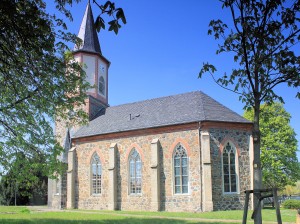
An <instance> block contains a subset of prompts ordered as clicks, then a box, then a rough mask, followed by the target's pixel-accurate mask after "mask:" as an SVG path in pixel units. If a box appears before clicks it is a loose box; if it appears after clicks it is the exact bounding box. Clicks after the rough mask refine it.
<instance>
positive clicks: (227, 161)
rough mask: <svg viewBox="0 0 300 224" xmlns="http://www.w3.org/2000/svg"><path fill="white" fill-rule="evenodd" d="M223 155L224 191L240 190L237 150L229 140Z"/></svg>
mask: <svg viewBox="0 0 300 224" xmlns="http://www.w3.org/2000/svg"><path fill="white" fill-rule="evenodd" d="M222 157H223V158H222V162H223V191H224V193H236V192H237V191H238V175H237V162H236V150H235V147H234V146H232V144H230V143H229V142H228V143H227V144H226V145H225V147H224V149H223V154H222Z"/></svg>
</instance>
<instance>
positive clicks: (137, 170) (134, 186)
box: [129, 149, 142, 194]
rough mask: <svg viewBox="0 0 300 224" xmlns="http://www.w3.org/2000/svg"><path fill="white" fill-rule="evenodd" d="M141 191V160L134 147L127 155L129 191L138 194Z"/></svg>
mask: <svg viewBox="0 0 300 224" xmlns="http://www.w3.org/2000/svg"><path fill="white" fill-rule="evenodd" d="M141 192H142V161H141V157H140V155H139V153H138V152H137V151H136V149H133V150H132V151H131V153H130V155H129V193H130V194H140V193H141Z"/></svg>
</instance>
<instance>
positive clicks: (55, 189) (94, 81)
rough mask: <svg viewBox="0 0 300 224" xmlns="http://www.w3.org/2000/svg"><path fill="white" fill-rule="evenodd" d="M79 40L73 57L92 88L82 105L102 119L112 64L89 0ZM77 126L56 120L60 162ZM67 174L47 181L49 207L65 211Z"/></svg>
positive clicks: (64, 157) (65, 156)
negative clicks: (105, 54)
mask: <svg viewBox="0 0 300 224" xmlns="http://www.w3.org/2000/svg"><path fill="white" fill-rule="evenodd" d="M78 37H79V38H80V39H81V40H82V42H81V44H80V45H75V46H74V49H73V55H74V58H75V60H76V61H77V62H79V63H80V64H81V65H82V66H83V69H84V71H85V72H86V81H87V82H89V83H90V85H91V86H93V88H91V89H89V90H88V91H87V99H86V100H85V105H82V106H83V108H84V110H85V112H86V113H87V114H88V116H89V120H90V121H91V120H93V119H95V118H96V117H98V116H100V115H101V113H102V112H103V110H104V109H105V108H107V107H108V106H109V105H108V68H109V65H110V62H109V61H108V60H107V59H106V58H105V57H104V56H103V55H102V52H101V48H100V43H99V40H98V35H97V32H96V29H95V26H94V18H93V13H92V9H91V5H90V1H88V4H87V6H86V9H85V13H84V16H83V19H82V22H81V25H80V29H79V32H78ZM78 128H79V127H78V126H75V127H69V126H67V124H66V122H65V121H63V120H60V119H59V118H57V119H56V120H55V135H56V138H57V141H58V142H59V144H60V145H61V146H62V147H63V148H64V152H63V153H62V154H61V156H60V157H59V159H60V160H61V161H62V162H64V163H67V162H68V152H69V150H70V149H71V147H72V143H71V138H72V135H73V134H74V132H76V130H78ZM68 191H70V190H68V187H67V173H64V174H61V175H59V178H58V179H57V180H52V179H48V206H50V207H53V208H65V207H66V206H67V194H68V193H70V192H68Z"/></svg>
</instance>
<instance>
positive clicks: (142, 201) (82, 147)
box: [75, 130, 201, 211]
mask: <svg viewBox="0 0 300 224" xmlns="http://www.w3.org/2000/svg"><path fill="white" fill-rule="evenodd" d="M153 139H158V140H159V142H160V147H158V150H159V151H158V154H159V155H160V156H159V165H160V166H159V169H160V172H159V174H160V175H158V176H160V181H159V184H158V186H157V188H159V189H160V201H159V202H160V206H159V207H160V209H161V210H166V211H201V187H200V186H201V184H200V183H201V179H200V161H199V153H200V148H199V131H198V130H190V131H180V132H173V133H166V134H156V135H146V136H137V137H130V138H120V139H113V140H112V141H97V142H92V143H81V144H77V145H76V150H77V156H78V158H77V159H78V172H77V178H78V182H77V184H78V186H77V187H76V188H77V189H80V190H79V191H78V197H77V199H75V200H77V201H76V202H75V204H77V205H78V208H79V209H108V204H109V203H110V198H109V192H110V189H109V188H110V185H109V153H108V150H109V147H110V145H111V143H112V142H114V143H116V144H117V149H118V151H117V154H118V155H117V161H116V162H117V166H116V167H117V169H118V170H117V181H118V184H117V187H118V189H117V208H118V209H121V210H145V211H146V210H153V208H154V207H153V204H151V203H153V198H154V197H155V195H153V192H152V188H154V184H153V183H152V180H154V179H153V173H152V174H151V172H152V171H153V170H152V169H153V168H151V166H152V165H153V164H151V159H150V158H151V156H152V155H151V142H152V141H153ZM179 143H180V144H182V146H183V147H184V148H185V149H186V150H187V153H188V156H189V184H190V185H189V193H188V194H183V195H176V194H174V190H173V162H172V161H173V157H172V156H173V150H174V149H175V147H176V145H177V144H179ZM152 146H153V145H152ZM133 148H135V149H136V150H137V151H138V152H139V154H140V156H141V160H142V193H141V194H140V195H130V194H129V186H128V185H129V184H128V155H129V153H130V151H131V150H132V149H133ZM94 152H97V153H98V155H99V157H100V159H101V163H102V170H103V173H102V192H101V194H100V195H92V194H91V182H90V175H91V173H90V159H91V156H92V155H93V153H94ZM151 175H152V176H151ZM157 206H158V205H157Z"/></svg>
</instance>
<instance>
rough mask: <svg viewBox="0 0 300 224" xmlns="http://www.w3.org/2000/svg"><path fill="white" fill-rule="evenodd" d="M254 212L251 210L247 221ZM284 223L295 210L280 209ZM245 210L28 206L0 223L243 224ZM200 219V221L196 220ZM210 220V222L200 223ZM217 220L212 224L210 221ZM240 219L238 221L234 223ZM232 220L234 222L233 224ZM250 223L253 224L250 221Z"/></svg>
mask: <svg viewBox="0 0 300 224" xmlns="http://www.w3.org/2000/svg"><path fill="white" fill-rule="evenodd" d="M251 214H252V212H251V211H249V214H248V220H250V216H251ZM281 215H282V220H283V222H289V223H295V220H296V211H295V210H287V209H282V210H281ZM242 217H243V211H218V212H205V213H184V212H182V213H175V212H130V211H94V210H93V211H87V210H64V211H61V212H54V211H40V212H36V211H34V210H32V211H30V210H29V209H28V208H26V207H15V206H10V207H8V206H0V223H25V224H27V223H30V224H32V223H42V224H45V223H55V224H65V223H71V224H79V223H91V224H94V223H107V224H113V223H116V224H119V223H133V224H137V223H146V224H148V223H149V224H152V223H154V224H155V223H162V224H188V223H199V224H208V223H215V224H222V223H225V222H224V220H229V222H228V221H227V222H226V223H229V224H230V223H231V224H233V223H237V222H239V223H241V220H242ZM197 218H198V220H197ZM199 219H207V220H199ZM212 219H213V220H214V221H213V222H211V221H210V222H209V220H212ZM231 220H237V221H231ZM230 221H231V222H230ZM266 221H273V222H276V214H275V210H274V209H264V210H263V222H266ZM249 223H251V222H249Z"/></svg>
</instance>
